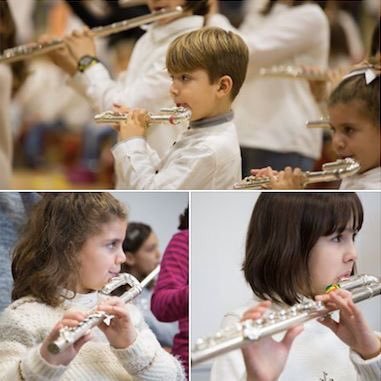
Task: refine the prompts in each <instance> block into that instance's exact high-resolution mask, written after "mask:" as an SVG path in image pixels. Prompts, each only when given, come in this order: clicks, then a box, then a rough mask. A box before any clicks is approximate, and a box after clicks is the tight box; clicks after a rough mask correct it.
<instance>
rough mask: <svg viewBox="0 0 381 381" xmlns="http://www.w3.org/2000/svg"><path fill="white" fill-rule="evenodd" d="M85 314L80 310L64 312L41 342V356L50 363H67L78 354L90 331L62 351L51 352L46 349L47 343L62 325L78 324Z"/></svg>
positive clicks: (72, 325)
mask: <svg viewBox="0 0 381 381" xmlns="http://www.w3.org/2000/svg"><path fill="white" fill-rule="evenodd" d="M85 317H86V315H85V314H84V313H82V312H78V311H69V312H66V313H65V314H64V316H63V318H62V320H60V321H59V322H58V323H57V324H56V325H55V326H54V328H53V329H52V331H51V332H50V334H49V335H48V336H47V337H46V338H45V340H44V341H43V342H42V345H41V348H40V354H41V357H42V358H43V359H44V360H45V361H46V362H48V363H49V364H51V365H55V366H57V365H65V366H66V365H69V364H70V362H71V361H72V360H73V359H74V357H75V356H76V355H77V354H78V352H79V350H80V349H81V348H82V346H83V345H84V344H85V343H87V342H88V341H89V340H91V338H92V336H91V333H90V332H89V333H87V334H86V335H84V336H82V337H81V338H80V339H79V340H77V341H76V342H75V343H74V344H72V345H70V346H69V347H68V348H66V349H65V350H64V351H62V352H60V353H57V354H52V353H50V352H49V351H48V345H49V344H50V343H51V342H52V341H54V340H56V339H57V338H58V336H59V331H60V329H61V328H63V327H74V326H76V325H78V324H79V323H80V322H81V321H82V320H83V319H85Z"/></svg>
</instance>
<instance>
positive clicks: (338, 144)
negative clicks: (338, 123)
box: [332, 132, 345, 151]
mask: <svg viewBox="0 0 381 381" xmlns="http://www.w3.org/2000/svg"><path fill="white" fill-rule="evenodd" d="M332 144H333V146H334V148H335V149H336V151H340V150H342V149H343V148H345V140H344V139H343V136H342V135H341V134H340V133H338V132H334V133H333V134H332Z"/></svg>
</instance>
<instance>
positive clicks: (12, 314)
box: [0, 296, 60, 326]
mask: <svg viewBox="0 0 381 381" xmlns="http://www.w3.org/2000/svg"><path fill="white" fill-rule="evenodd" d="M58 310H59V309H56V308H54V307H51V306H48V305H47V304H45V303H42V302H41V301H39V300H38V299H37V298H35V297H33V296H25V297H22V298H20V299H17V300H16V301H14V302H13V303H11V304H10V305H9V306H8V307H7V308H6V309H5V310H4V311H3V312H2V313H1V314H0V324H6V325H7V324H9V323H10V322H12V323H13V324H16V325H20V326H22V325H30V324H32V325H33V324H35V323H38V324H40V323H41V324H43V322H44V321H46V320H48V321H49V320H54V319H56V318H57V315H60V311H58Z"/></svg>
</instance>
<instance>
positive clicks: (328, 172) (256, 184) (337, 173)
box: [233, 157, 360, 189]
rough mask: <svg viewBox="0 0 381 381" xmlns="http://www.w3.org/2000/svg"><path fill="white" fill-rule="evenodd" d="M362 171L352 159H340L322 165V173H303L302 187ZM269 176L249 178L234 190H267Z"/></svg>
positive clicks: (237, 184) (234, 186) (236, 185)
mask: <svg viewBox="0 0 381 381" xmlns="http://www.w3.org/2000/svg"><path fill="white" fill-rule="evenodd" d="M359 170H360V164H359V163H358V162H357V161H356V160H353V159H352V158H350V157H347V158H345V159H338V160H336V161H333V162H331V163H325V164H323V165H322V170H321V171H306V172H303V181H302V186H303V187H304V186H306V185H307V184H312V183H320V182H330V181H337V180H342V179H344V178H345V177H348V176H353V175H354V174H356V173H357V172H358V171H359ZM270 181H271V180H270V178H269V177H267V176H247V177H245V178H244V179H242V180H241V181H239V182H238V183H235V184H234V185H233V189H266V185H267V184H268V183H270Z"/></svg>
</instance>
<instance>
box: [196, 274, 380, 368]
mask: <svg viewBox="0 0 381 381" xmlns="http://www.w3.org/2000/svg"><path fill="white" fill-rule="evenodd" d="M339 286H340V288H343V289H345V290H348V291H350V292H351V293H352V299H353V301H354V302H355V303H358V302H361V301H363V300H366V299H370V298H373V297H375V296H377V295H381V278H379V277H376V276H372V275H366V274H365V275H355V276H352V277H350V278H348V279H346V280H344V281H342V282H340V283H339ZM331 312H333V311H330V310H329V309H327V308H326V307H325V306H324V304H323V303H322V302H315V301H313V300H308V301H306V302H303V303H301V304H296V305H294V306H292V307H290V308H287V309H284V310H280V311H277V312H270V313H269V314H267V315H265V316H264V317H263V318H260V319H256V320H246V321H244V322H242V323H236V324H235V325H234V326H230V327H227V328H224V329H222V330H220V331H219V332H217V334H216V335H214V336H211V337H207V338H205V339H199V340H197V342H196V345H195V346H194V348H193V350H192V355H191V362H192V366H195V365H198V364H200V363H202V362H204V361H206V360H209V359H212V358H214V357H217V356H219V355H222V354H224V353H227V352H230V351H232V350H234V349H237V348H241V347H242V346H244V345H245V344H247V343H249V342H252V341H256V340H259V339H261V338H263V337H266V336H272V335H275V334H277V333H280V332H283V331H285V330H287V329H290V328H292V327H294V326H296V325H298V324H301V323H304V322H306V321H309V320H312V319H316V318H318V317H322V316H324V315H326V314H327V313H331Z"/></svg>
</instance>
